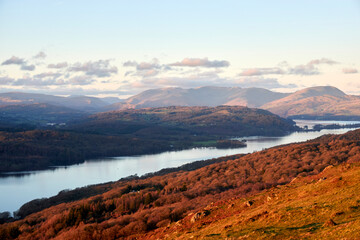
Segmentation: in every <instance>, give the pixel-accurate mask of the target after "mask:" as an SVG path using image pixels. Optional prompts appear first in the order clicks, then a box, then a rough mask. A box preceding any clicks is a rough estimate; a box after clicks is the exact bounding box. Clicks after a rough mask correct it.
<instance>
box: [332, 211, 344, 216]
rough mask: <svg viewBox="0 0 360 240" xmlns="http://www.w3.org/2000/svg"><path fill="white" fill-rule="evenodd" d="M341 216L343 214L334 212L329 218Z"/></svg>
mask: <svg viewBox="0 0 360 240" xmlns="http://www.w3.org/2000/svg"><path fill="white" fill-rule="evenodd" d="M343 214H344V212H336V213H333V214H332V215H331V217H337V216H340V215H343Z"/></svg>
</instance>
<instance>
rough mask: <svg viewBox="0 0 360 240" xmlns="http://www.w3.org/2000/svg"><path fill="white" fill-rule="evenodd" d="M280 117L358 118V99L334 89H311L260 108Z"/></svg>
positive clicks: (359, 109)
mask: <svg viewBox="0 0 360 240" xmlns="http://www.w3.org/2000/svg"><path fill="white" fill-rule="evenodd" d="M261 108H263V109H267V110H269V111H270V112H272V113H275V114H277V115H279V116H282V117H293V118H295V117H297V116H298V117H306V116H313V117H321V116H325V117H328V118H332V117H333V118H336V116H360V97H358V96H351V95H346V94H345V93H343V92H342V91H340V90H339V89H337V88H334V87H312V88H306V89H303V90H300V91H297V92H295V93H293V94H290V95H289V96H287V97H284V98H282V99H278V100H275V101H272V102H270V103H266V104H264V105H263V106H261Z"/></svg>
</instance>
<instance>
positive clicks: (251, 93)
mask: <svg viewBox="0 0 360 240" xmlns="http://www.w3.org/2000/svg"><path fill="white" fill-rule="evenodd" d="M287 95H288V94H285V93H277V92H272V91H270V90H267V89H263V88H238V87H209V86H208V87H199V88H190V89H183V88H161V89H151V90H147V91H144V92H142V93H140V94H138V95H135V96H133V97H130V98H128V99H127V100H126V101H124V102H123V103H119V104H114V105H113V106H112V107H113V109H114V110H116V109H126V108H146V107H166V106H219V105H240V106H248V107H259V106H261V105H263V104H265V103H267V102H270V101H273V100H276V99H280V98H282V97H285V96H287Z"/></svg>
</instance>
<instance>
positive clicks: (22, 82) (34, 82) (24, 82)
mask: <svg viewBox="0 0 360 240" xmlns="http://www.w3.org/2000/svg"><path fill="white" fill-rule="evenodd" d="M64 84H65V81H64V80H62V79H45V80H44V79H40V78H31V77H27V78H19V79H16V80H15V81H14V82H13V83H12V85H13V86H38V87H40V86H52V85H64Z"/></svg>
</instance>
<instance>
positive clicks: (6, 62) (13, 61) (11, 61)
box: [1, 56, 25, 65]
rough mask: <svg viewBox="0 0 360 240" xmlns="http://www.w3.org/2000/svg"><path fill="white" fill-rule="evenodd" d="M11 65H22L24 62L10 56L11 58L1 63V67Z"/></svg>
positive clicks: (21, 59)
mask: <svg viewBox="0 0 360 240" xmlns="http://www.w3.org/2000/svg"><path fill="white" fill-rule="evenodd" d="M11 64H14V65H22V64H25V60H24V59H23V58H19V57H16V56H12V57H11V58H9V59H7V60H5V61H4V62H2V63H1V65H11Z"/></svg>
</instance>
